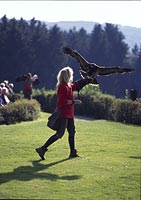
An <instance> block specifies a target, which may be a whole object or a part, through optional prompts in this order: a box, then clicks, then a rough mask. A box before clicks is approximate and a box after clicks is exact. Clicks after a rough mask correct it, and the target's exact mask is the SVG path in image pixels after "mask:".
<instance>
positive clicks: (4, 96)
mask: <svg viewBox="0 0 141 200" xmlns="http://www.w3.org/2000/svg"><path fill="white" fill-rule="evenodd" d="M8 94H9V91H8V89H7V87H3V88H2V89H1V99H2V100H1V103H2V105H7V104H9V103H10V100H9V98H8Z"/></svg>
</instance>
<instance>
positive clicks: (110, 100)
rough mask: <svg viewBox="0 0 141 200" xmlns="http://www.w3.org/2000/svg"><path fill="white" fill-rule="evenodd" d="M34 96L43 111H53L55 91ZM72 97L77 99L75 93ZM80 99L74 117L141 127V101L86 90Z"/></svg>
mask: <svg viewBox="0 0 141 200" xmlns="http://www.w3.org/2000/svg"><path fill="white" fill-rule="evenodd" d="M34 94H35V95H34V98H35V99H37V100H38V101H39V103H40V104H41V108H42V110H43V111H45V112H53V111H54V109H55V108H56V100H57V98H56V92H55V91H45V90H43V91H38V92H37V91H34ZM74 97H75V98H78V96H77V93H74ZM80 98H81V100H82V104H80V105H75V115H83V116H90V117H92V118H95V119H106V120H111V121H117V122H122V123H127V124H135V125H141V101H132V100H130V99H116V98H115V97H114V96H112V95H107V94H102V93H101V92H99V91H98V90H97V91H95V90H91V91H90V90H88V88H86V89H85V90H82V92H81V94H80Z"/></svg>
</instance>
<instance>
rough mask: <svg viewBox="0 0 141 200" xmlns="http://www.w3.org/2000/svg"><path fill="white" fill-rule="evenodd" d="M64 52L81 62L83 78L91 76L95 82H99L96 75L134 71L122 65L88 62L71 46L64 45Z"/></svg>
mask: <svg viewBox="0 0 141 200" xmlns="http://www.w3.org/2000/svg"><path fill="white" fill-rule="evenodd" d="M63 52H64V53H65V54H67V55H69V56H71V57H72V58H75V59H76V60H77V62H78V63H79V64H80V74H81V76H82V78H86V77H88V78H91V79H92V80H93V83H94V84H98V82H97V80H96V78H95V77H96V76H97V75H99V76H103V75H111V74H115V73H120V74H123V73H127V72H132V71H134V69H131V68H121V67H104V66H99V65H97V64H95V63H90V62H88V61H87V60H86V59H85V58H84V57H83V56H81V55H80V54H79V53H78V52H77V51H76V50H72V49H70V48H69V47H64V48H63Z"/></svg>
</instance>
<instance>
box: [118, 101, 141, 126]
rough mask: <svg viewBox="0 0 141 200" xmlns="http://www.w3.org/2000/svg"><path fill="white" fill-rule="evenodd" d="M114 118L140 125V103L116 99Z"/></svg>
mask: <svg viewBox="0 0 141 200" xmlns="http://www.w3.org/2000/svg"><path fill="white" fill-rule="evenodd" d="M114 120H115V121H119V122H123V123H129V124H135V125H141V103H140V102H138V101H131V100H123V99H118V100H117V102H116V109H115V116H114Z"/></svg>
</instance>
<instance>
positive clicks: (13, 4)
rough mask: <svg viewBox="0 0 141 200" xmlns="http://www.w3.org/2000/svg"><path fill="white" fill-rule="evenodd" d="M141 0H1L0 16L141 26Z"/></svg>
mask: <svg viewBox="0 0 141 200" xmlns="http://www.w3.org/2000/svg"><path fill="white" fill-rule="evenodd" d="M140 10H141V1H38V0H37V1H0V18H1V17H3V16H4V15H5V14H6V16H7V18H10V19H11V18H15V19H20V18H21V17H22V18H23V19H25V20H30V19H32V18H33V17H35V19H36V20H40V21H47V22H58V21H93V22H98V23H100V24H102V23H113V24H121V25H124V26H132V27H138V28H141V11H140Z"/></svg>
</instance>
